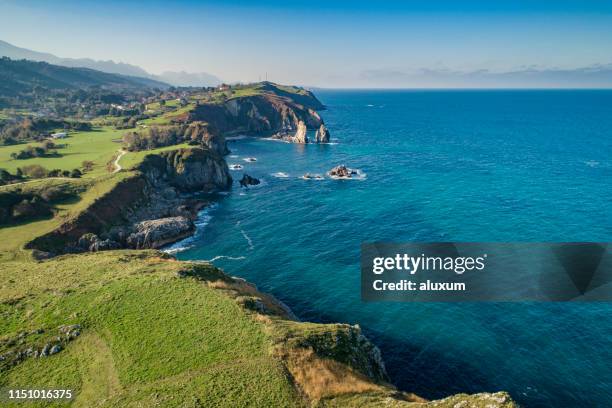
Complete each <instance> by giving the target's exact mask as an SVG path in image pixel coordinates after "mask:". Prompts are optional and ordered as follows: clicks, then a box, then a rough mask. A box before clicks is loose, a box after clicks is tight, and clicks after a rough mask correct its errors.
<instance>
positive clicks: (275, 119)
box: [188, 93, 323, 138]
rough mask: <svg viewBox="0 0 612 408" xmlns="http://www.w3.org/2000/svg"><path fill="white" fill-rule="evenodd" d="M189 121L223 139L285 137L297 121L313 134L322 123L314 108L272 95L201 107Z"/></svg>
mask: <svg viewBox="0 0 612 408" xmlns="http://www.w3.org/2000/svg"><path fill="white" fill-rule="evenodd" d="M317 106H318V105H317ZM313 107H314V105H313ZM188 120H189V121H200V122H206V123H208V124H210V125H211V126H214V128H215V129H218V130H219V132H221V133H222V134H226V135H232V134H245V133H246V134H252V135H257V136H274V135H279V134H280V135H281V136H285V135H287V134H288V131H289V130H295V129H297V128H298V124H299V122H300V121H301V122H304V124H305V125H306V127H307V128H308V129H312V130H314V129H318V128H319V126H320V125H321V123H323V121H322V120H321V117H320V116H319V114H318V113H317V112H316V111H315V110H314V109H313V108H311V107H309V106H305V105H303V104H300V103H297V102H296V101H294V100H293V99H291V98H289V97H285V96H280V95H275V94H272V93H264V94H260V95H253V96H246V97H240V98H234V99H230V100H228V101H227V102H225V103H224V104H219V105H217V104H206V105H201V106H198V107H196V108H195V109H194V110H193V111H192V112H190V113H189V117H188ZM279 138H280V137H279Z"/></svg>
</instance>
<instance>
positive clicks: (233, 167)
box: [228, 163, 244, 170]
mask: <svg viewBox="0 0 612 408" xmlns="http://www.w3.org/2000/svg"><path fill="white" fill-rule="evenodd" d="M228 167H229V169H230V170H242V169H243V168H244V167H243V166H242V164H235V163H232V164H230V165H229V166H228Z"/></svg>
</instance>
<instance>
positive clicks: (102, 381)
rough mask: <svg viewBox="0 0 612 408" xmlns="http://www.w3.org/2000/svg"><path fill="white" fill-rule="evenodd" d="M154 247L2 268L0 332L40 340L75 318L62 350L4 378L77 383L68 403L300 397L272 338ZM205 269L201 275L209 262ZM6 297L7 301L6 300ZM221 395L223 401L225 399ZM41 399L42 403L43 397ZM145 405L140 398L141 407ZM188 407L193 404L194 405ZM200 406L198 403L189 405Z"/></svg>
mask: <svg viewBox="0 0 612 408" xmlns="http://www.w3.org/2000/svg"><path fill="white" fill-rule="evenodd" d="M182 268H185V265H184V264H182V263H179V262H168V261H165V260H162V259H160V258H158V257H157V256H156V253H154V252H128V251H117V252H108V253H104V254H85V255H78V256H67V257H62V258H58V259H55V260H52V261H47V262H44V263H32V264H30V265H29V266H28V267H27V268H25V267H24V265H23V264H22V263H21V262H5V263H4V264H3V268H2V270H1V271H0V281H1V282H3V284H2V287H1V288H0V297H1V298H2V299H3V300H4V303H3V304H2V305H1V306H0V312H1V313H2V316H3V322H2V324H1V325H0V336H2V337H4V338H6V337H9V338H10V337H15V336H16V335H17V334H18V333H19V332H21V331H24V330H25V331H31V330H35V329H44V330H45V332H44V333H42V334H40V335H33V336H27V337H26V343H27V344H37V343H40V342H44V341H45V339H46V338H48V337H52V336H53V335H56V332H57V329H56V328H57V327H58V326H61V325H66V324H80V325H81V326H82V328H83V329H82V335H81V336H79V337H78V338H77V339H76V340H73V341H72V342H70V343H69V344H68V346H67V347H66V350H64V351H62V352H60V353H58V354H56V355H54V356H51V357H47V358H38V359H35V358H30V359H28V360H26V361H25V362H23V363H21V364H19V365H17V366H15V367H14V368H13V369H11V370H9V371H8V372H4V373H1V374H0V382H1V383H2V385H3V386H24V385H26V384H28V385H34V384H36V385H37V386H40V387H44V386H46V387H52V386H57V385H58V384H62V385H64V386H68V385H69V386H70V387H74V389H75V391H77V392H78V393H79V394H80V395H79V397H78V398H77V399H76V400H75V406H87V407H91V406H95V403H96V402H99V401H102V402H101V403H100V406H117V407H124V406H137V405H138V404H145V406H153V405H154V404H156V403H158V404H162V406H164V407H172V406H184V404H185V403H187V402H190V403H192V404H193V403H194V401H196V400H198V401H199V402H200V403H201V404H202V406H215V405H225V406H243V405H246V404H247V403H250V404H255V405H257V406H292V405H296V404H297V402H298V401H299V399H298V398H297V396H296V395H295V391H294V390H293V388H292V386H291V384H290V382H289V380H288V379H287V377H286V376H285V374H284V373H283V370H282V367H281V365H280V363H279V362H278V361H276V360H274V359H273V358H270V347H271V345H272V342H271V339H270V337H269V336H268V335H267V334H266V332H265V330H264V327H263V323H259V322H257V321H256V320H254V319H251V318H250V317H249V316H248V315H247V314H245V313H244V312H243V310H242V309H241V308H240V306H239V305H238V304H237V303H236V302H235V301H233V300H232V299H231V298H230V297H228V296H225V295H224V294H223V293H222V292H221V291H218V290H215V289H212V288H210V287H208V286H207V285H206V284H204V283H202V282H201V281H200V280H197V279H194V278H179V277H178V276H177V272H178V271H179V270H181V269H182ZM201 268H204V273H208V269H210V271H211V272H210V273H211V276H214V271H213V269H212V268H208V269H206V268H207V267H201ZM8 300H11V303H10V304H7V303H6V302H7V301H8ZM224 402H225V403H224ZM41 406H44V404H43V405H41ZM140 406H142V405H140ZM192 406H193V405H192ZM196 406H197V405H196Z"/></svg>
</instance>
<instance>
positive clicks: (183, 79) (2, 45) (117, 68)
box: [0, 40, 222, 86]
mask: <svg viewBox="0 0 612 408" xmlns="http://www.w3.org/2000/svg"><path fill="white" fill-rule="evenodd" d="M0 56H6V57H9V58H11V59H14V60H17V59H27V60H32V61H44V62H48V63H49V64H54V65H61V66H64V67H82V68H90V69H95V70H98V71H102V72H107V73H110V74H120V75H128V76H135V77H142V78H148V79H151V80H154V81H160V82H165V83H167V84H170V85H174V86H216V85H219V84H220V83H221V82H222V81H221V80H220V79H219V78H217V77H216V76H214V75H211V74H207V73H204V72H202V73H188V72H184V71H180V72H172V71H166V72H164V73H163V74H161V75H153V74H149V73H148V72H147V71H145V70H144V69H142V68H140V67H139V66H137V65H132V64H126V63H123V62H114V61H111V60H108V61H98V60H93V59H91V58H61V57H58V56H56V55H53V54H49V53H45V52H38V51H32V50H28V49H26V48H21V47H17V46H15V45H13V44H9V43H7V42H6V41H2V40H0Z"/></svg>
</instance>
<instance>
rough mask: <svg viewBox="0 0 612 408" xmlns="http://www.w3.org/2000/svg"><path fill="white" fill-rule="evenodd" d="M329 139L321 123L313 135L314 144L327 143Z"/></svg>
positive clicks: (327, 131)
mask: <svg viewBox="0 0 612 408" xmlns="http://www.w3.org/2000/svg"><path fill="white" fill-rule="evenodd" d="M329 139H330V136H329V130H327V128H326V127H325V125H324V124H323V123H321V126H320V127H319V129H318V130H317V133H315V143H329Z"/></svg>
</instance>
